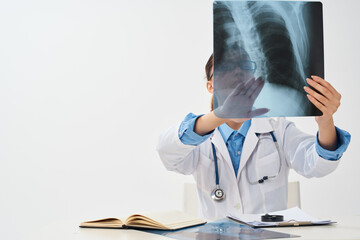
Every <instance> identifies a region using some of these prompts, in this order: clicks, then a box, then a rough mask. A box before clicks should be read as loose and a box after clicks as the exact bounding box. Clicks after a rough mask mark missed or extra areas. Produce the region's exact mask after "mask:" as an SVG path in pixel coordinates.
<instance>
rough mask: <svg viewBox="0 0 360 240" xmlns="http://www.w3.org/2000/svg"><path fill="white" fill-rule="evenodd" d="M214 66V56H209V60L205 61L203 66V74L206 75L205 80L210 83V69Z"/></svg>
mask: <svg viewBox="0 0 360 240" xmlns="http://www.w3.org/2000/svg"><path fill="white" fill-rule="evenodd" d="M213 66H214V55H213V54H211V56H210V58H209V60H208V61H207V63H206V65H205V74H206V79H207V80H208V81H210V76H211V73H212V72H211V68H212V67H213Z"/></svg>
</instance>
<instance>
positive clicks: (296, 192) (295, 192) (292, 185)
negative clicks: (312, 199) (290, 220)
mask: <svg viewBox="0 0 360 240" xmlns="http://www.w3.org/2000/svg"><path fill="white" fill-rule="evenodd" d="M296 206H298V207H299V208H301V201H300V183H299V182H298V181H296V182H289V183H288V201H287V207H288V208H292V207H296Z"/></svg>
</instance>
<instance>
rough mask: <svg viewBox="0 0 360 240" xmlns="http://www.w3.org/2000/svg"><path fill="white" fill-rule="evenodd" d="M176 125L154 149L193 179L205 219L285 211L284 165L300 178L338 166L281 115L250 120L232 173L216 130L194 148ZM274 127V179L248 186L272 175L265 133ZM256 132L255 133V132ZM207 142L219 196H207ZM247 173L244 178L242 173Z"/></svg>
mask: <svg viewBox="0 0 360 240" xmlns="http://www.w3.org/2000/svg"><path fill="white" fill-rule="evenodd" d="M179 126H180V124H178V125H176V126H174V127H172V128H170V129H168V130H167V131H165V132H164V133H162V134H161V136H160V138H159V143H158V146H157V150H158V152H159V155H160V158H161V160H162V162H163V163H164V165H165V167H166V169H168V170H170V171H175V172H179V173H182V174H186V175H188V174H192V175H193V176H194V178H195V181H196V184H197V190H198V196H199V201H200V205H201V215H202V217H203V218H206V219H215V218H223V217H225V216H226V215H228V214H232V215H237V214H239V213H264V212H271V211H277V210H283V209H286V205H287V191H288V189H287V186H288V174H289V169H290V168H292V169H294V170H295V171H296V172H298V173H299V174H301V175H303V176H305V177H308V178H310V177H322V176H325V175H327V174H329V173H331V172H332V171H334V170H335V168H336V167H337V166H338V164H339V161H330V160H326V159H323V158H321V157H320V156H319V155H318V154H317V152H316V149H315V137H314V136H312V135H309V134H306V133H303V132H301V131H300V130H299V129H297V128H296V127H295V125H294V123H293V122H290V121H287V120H286V119H284V118H279V119H277V120H275V119H266V118H254V119H252V122H251V126H250V128H249V131H248V133H247V136H246V138H245V141H244V145H243V152H242V154H241V159H240V166H239V170H238V174H237V177H236V176H235V174H234V168H233V165H232V162H231V159H230V155H229V152H228V150H227V147H226V145H225V142H224V140H223V138H222V136H221V134H220V132H219V130H218V129H215V131H214V132H213V134H212V135H211V137H210V138H209V139H207V140H206V141H205V142H203V143H201V144H200V145H198V146H191V145H185V144H183V143H182V142H181V141H180V139H179V136H178V131H179ZM271 131H274V134H275V137H276V138H277V141H278V144H279V148H280V155H281V164H282V167H281V171H280V173H279V175H278V176H277V177H276V178H274V179H269V180H267V181H265V182H264V183H262V184H250V183H249V181H248V178H249V180H250V181H251V182H254V181H257V180H258V179H260V178H262V177H263V176H271V175H276V174H277V172H278V170H279V164H280V159H279V154H278V151H277V149H276V147H275V144H274V142H273V140H272V138H271V135H270V134H269V132H271ZM256 133H258V134H260V135H258V136H257V134H256ZM211 142H213V143H214V145H215V148H216V155H217V157H218V169H219V179H220V181H219V183H220V188H222V189H223V190H224V192H225V195H226V196H225V199H224V200H223V201H220V202H217V201H214V200H213V199H212V198H211V192H212V191H213V190H214V189H215V186H216V183H215V167H214V158H213V156H212V149H211ZM247 175H248V176H247Z"/></svg>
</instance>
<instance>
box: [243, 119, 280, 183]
mask: <svg viewBox="0 0 360 240" xmlns="http://www.w3.org/2000/svg"><path fill="white" fill-rule="evenodd" d="M271 131H273V127H272V126H271V124H270V122H269V120H268V119H265V118H253V119H251V126H250V128H249V131H248V133H247V135H246V138H245V141H244V145H243V152H242V154H241V158H240V165H239V170H238V172H237V180H238V181H239V179H240V172H241V171H242V169H243V168H244V167H245V165H246V163H247V161H248V160H249V159H250V157H251V154H252V153H253V152H254V149H255V148H256V145H257V144H258V141H259V138H258V136H257V135H256V133H260V134H261V133H268V132H271ZM244 150H245V151H244Z"/></svg>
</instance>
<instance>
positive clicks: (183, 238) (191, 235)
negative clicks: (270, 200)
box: [139, 218, 299, 240]
mask: <svg viewBox="0 0 360 240" xmlns="http://www.w3.org/2000/svg"><path fill="white" fill-rule="evenodd" d="M139 230H141V229H139ZM142 231H145V232H148V233H153V234H158V235H162V236H165V237H169V238H173V239H178V240H190V239H198V240H241V239H248V240H259V239H274V238H293V237H299V236H298V235H291V234H287V233H279V232H274V231H269V230H264V229H260V228H259V229H254V228H251V227H248V226H246V225H243V224H239V223H236V222H234V221H231V220H229V219H226V218H223V219H219V220H216V221H214V222H209V223H206V224H205V225H202V226H197V227H189V228H185V229H182V230H177V231H159V230H142Z"/></svg>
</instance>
